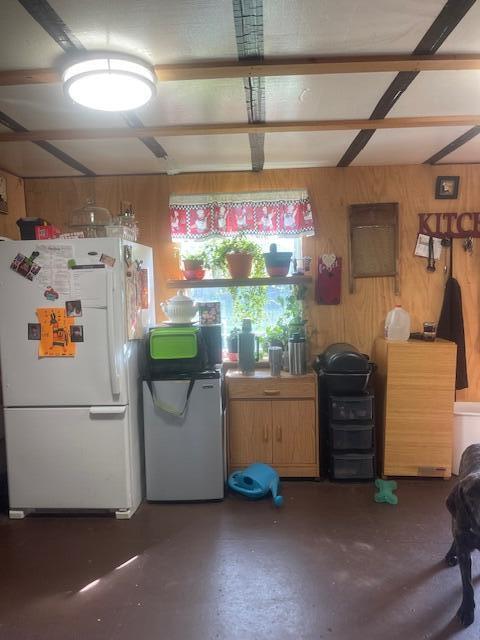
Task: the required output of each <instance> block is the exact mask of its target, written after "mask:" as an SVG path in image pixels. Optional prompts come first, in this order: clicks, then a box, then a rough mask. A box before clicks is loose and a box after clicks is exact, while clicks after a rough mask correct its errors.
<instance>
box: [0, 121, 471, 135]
mask: <svg viewBox="0 0 480 640" xmlns="http://www.w3.org/2000/svg"><path fill="white" fill-rule="evenodd" d="M472 126H480V115H464V116H457V115H455V116H419V117H405V118H382V119H381V120H368V119H361V120H313V121H304V122H302V121H299V122H265V123H257V124H255V123H231V124H188V125H174V126H168V127H135V128H130V129H127V128H121V129H119V128H113V127H112V128H105V129H59V130H42V131H11V132H10V131H9V132H6V133H0V142H35V141H37V140H107V139H114V138H142V137H145V136H152V137H160V138H163V137H171V136H202V135H230V134H238V133H244V134H245V133H246V134H250V133H290V132H299V131H300V132H310V131H355V130H358V129H405V128H412V127H472Z"/></svg>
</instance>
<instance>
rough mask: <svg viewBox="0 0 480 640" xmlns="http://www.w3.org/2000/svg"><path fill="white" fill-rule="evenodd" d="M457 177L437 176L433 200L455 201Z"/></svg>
mask: <svg viewBox="0 0 480 640" xmlns="http://www.w3.org/2000/svg"><path fill="white" fill-rule="evenodd" d="M459 182H460V177H459V176H438V178H437V182H436V184H435V198H436V199H437V200H439V199H450V200H455V199H456V198H458V184H459Z"/></svg>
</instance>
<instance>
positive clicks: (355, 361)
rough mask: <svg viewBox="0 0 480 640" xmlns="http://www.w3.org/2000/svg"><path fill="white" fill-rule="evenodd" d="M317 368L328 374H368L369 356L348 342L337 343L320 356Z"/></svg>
mask: <svg viewBox="0 0 480 640" xmlns="http://www.w3.org/2000/svg"><path fill="white" fill-rule="evenodd" d="M317 366H318V368H320V369H323V370H324V371H325V372H326V373H366V372H367V371H369V370H370V363H369V360H368V356H367V355H365V354H364V353H360V351H359V350H358V349H357V348H356V347H354V346H353V345H352V344H348V343H347V342H335V343H334V344H331V345H330V346H329V347H327V349H325V351H324V352H323V353H322V354H321V355H319V356H318V358H317Z"/></svg>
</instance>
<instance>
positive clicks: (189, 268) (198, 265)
mask: <svg viewBox="0 0 480 640" xmlns="http://www.w3.org/2000/svg"><path fill="white" fill-rule="evenodd" d="M182 260H183V275H184V276H185V279H186V280H202V278H203V276H204V275H205V269H204V264H205V252H204V251H197V252H196V253H189V254H187V255H185V256H183V257H182Z"/></svg>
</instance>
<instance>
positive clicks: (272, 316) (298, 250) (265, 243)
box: [176, 236, 302, 341]
mask: <svg viewBox="0 0 480 640" xmlns="http://www.w3.org/2000/svg"><path fill="white" fill-rule="evenodd" d="M249 239H250V238H249ZM251 239H253V240H254V241H255V242H256V243H257V244H258V245H260V247H261V248H262V250H263V252H268V251H269V248H270V244H272V242H275V243H276V245H277V248H278V251H291V252H292V254H293V258H297V259H298V258H301V257H302V240H301V238H280V237H272V236H270V237H268V238H259V237H255V238H251ZM208 242H212V240H208V241H194V240H181V241H177V242H176V245H177V247H178V249H179V253H180V255H182V256H184V255H188V254H192V253H198V252H200V251H202V247H205V245H206V244H207V243H208ZM206 266H207V267H208V265H206ZM291 271H292V267H290V272H291ZM206 277H212V275H211V273H208V272H207V275H206ZM242 289H243V292H244V295H254V292H255V291H256V287H255V288H249V287H243V288H242ZM291 293H292V287H291V285H275V286H273V285H272V286H268V287H266V301H265V305H264V308H263V317H260V318H258V317H252V322H253V328H254V332H255V333H256V334H257V335H260V336H263V335H265V333H266V331H267V329H268V328H269V327H273V326H275V325H276V324H277V322H278V321H279V319H280V318H281V316H282V315H283V313H284V309H285V301H286V299H287V298H288V296H290V295H291ZM188 295H190V297H192V298H194V299H195V300H196V301H197V302H213V301H219V302H220V303H221V313H222V329H223V331H222V333H223V336H224V341H225V338H226V336H227V335H228V334H229V333H230V332H231V331H232V329H234V328H240V327H241V324H242V319H243V318H242V317H236V314H235V312H234V305H233V298H232V295H231V293H230V292H229V290H228V289H225V288H196V287H195V286H192V287H191V288H190V289H189V290H188Z"/></svg>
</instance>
